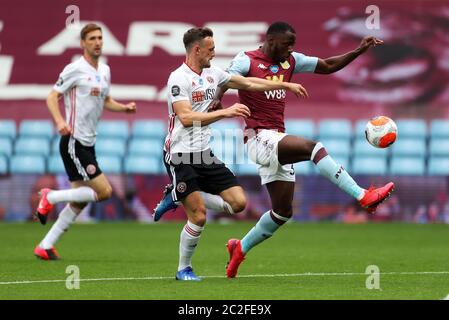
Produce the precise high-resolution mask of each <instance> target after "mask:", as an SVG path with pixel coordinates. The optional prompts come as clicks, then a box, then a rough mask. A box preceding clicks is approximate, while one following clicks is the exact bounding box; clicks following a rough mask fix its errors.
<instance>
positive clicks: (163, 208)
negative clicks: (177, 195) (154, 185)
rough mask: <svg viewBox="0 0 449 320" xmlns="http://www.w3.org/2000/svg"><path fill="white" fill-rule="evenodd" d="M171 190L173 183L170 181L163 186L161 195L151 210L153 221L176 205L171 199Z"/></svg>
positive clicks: (173, 208)
mask: <svg viewBox="0 0 449 320" xmlns="http://www.w3.org/2000/svg"><path fill="white" fill-rule="evenodd" d="M172 191H173V184H171V183H170V184H168V185H166V186H165V189H164V192H163V197H162V199H161V201H159V203H158V204H157V205H156V208H154V210H153V219H154V221H159V220H160V219H161V218H162V216H163V215H164V214H165V213H166V212H168V211H170V210H175V209H176V208H177V207H178V205H177V204H176V202H175V201H174V200H173V197H172Z"/></svg>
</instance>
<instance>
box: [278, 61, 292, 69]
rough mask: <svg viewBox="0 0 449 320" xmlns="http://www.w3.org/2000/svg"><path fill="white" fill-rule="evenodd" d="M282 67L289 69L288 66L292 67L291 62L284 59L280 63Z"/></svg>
mask: <svg viewBox="0 0 449 320" xmlns="http://www.w3.org/2000/svg"><path fill="white" fill-rule="evenodd" d="M280 65H281V67H282V69H284V70H287V69H288V68H290V63H288V61H287V60H286V61H284V62H281V63H280Z"/></svg>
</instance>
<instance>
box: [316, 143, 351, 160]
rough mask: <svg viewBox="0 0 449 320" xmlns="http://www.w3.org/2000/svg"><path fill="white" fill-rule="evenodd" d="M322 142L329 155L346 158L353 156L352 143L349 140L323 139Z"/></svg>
mask: <svg viewBox="0 0 449 320" xmlns="http://www.w3.org/2000/svg"><path fill="white" fill-rule="evenodd" d="M320 142H321V143H322V144H323V146H324V147H325V148H326V151H327V153H328V154H330V155H331V156H332V157H335V156H346V157H348V156H349V155H350V154H351V143H350V141H349V140H346V139H343V140H337V139H321V140H320Z"/></svg>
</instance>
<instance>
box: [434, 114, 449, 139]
mask: <svg viewBox="0 0 449 320" xmlns="http://www.w3.org/2000/svg"><path fill="white" fill-rule="evenodd" d="M430 138H431V139H434V138H442V139H443V138H445V139H449V120H443V119H436V120H432V122H431V123H430Z"/></svg>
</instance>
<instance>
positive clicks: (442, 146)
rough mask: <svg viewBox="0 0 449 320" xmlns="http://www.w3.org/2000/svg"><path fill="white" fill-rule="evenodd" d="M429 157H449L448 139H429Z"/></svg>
mask: <svg viewBox="0 0 449 320" xmlns="http://www.w3.org/2000/svg"><path fill="white" fill-rule="evenodd" d="M429 156H430V157H436V156H438V157H449V139H435V138H431V140H430V143H429Z"/></svg>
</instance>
